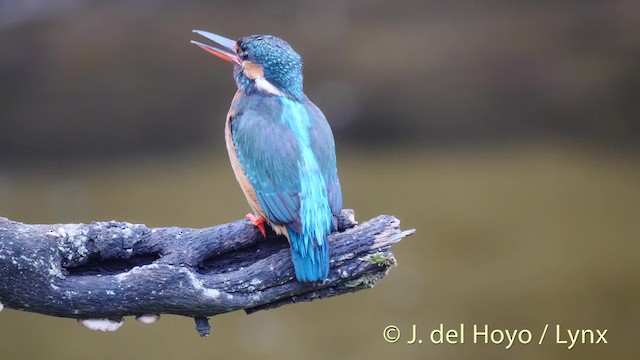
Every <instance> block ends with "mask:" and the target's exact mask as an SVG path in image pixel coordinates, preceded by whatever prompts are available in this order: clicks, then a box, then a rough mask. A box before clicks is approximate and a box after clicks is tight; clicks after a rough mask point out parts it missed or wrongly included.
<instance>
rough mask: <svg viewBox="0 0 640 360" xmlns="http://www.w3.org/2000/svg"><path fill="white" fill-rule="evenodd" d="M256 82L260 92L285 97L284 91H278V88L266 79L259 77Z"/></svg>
mask: <svg viewBox="0 0 640 360" xmlns="http://www.w3.org/2000/svg"><path fill="white" fill-rule="evenodd" d="M254 81H255V82H256V87H257V88H258V90H260V91H264V92H266V93H268V94H271V95H276V96H285V95H284V94H283V93H282V91H280V90H278V88H277V87H275V86H274V85H273V84H272V83H270V82H269V81H268V80H267V79H265V78H264V76H260V77H257V78H255V80H254Z"/></svg>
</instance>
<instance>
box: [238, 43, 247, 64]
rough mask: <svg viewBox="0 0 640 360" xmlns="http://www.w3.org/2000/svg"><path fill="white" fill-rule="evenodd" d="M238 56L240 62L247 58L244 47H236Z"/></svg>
mask: <svg viewBox="0 0 640 360" xmlns="http://www.w3.org/2000/svg"><path fill="white" fill-rule="evenodd" d="M238 56H239V57H240V60H242V61H245V60H247V59H248V58H249V54H247V48H246V47H244V46H239V47H238Z"/></svg>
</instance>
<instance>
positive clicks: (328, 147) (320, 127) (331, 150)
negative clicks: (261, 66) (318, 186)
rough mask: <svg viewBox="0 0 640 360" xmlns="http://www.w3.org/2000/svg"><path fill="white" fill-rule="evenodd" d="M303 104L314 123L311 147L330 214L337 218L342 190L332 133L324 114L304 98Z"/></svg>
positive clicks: (340, 205)
mask: <svg viewBox="0 0 640 360" xmlns="http://www.w3.org/2000/svg"><path fill="white" fill-rule="evenodd" d="M303 104H304V105H305V108H306V109H307V111H308V112H309V114H310V116H311V117H312V119H313V121H314V126H313V127H312V128H311V147H312V148H313V152H314V154H315V155H316V158H317V159H318V164H319V166H320V169H321V171H322V174H323V176H324V180H325V183H326V184H327V191H328V198H329V206H330V207H331V213H332V214H333V215H335V216H337V215H338V214H340V210H342V189H341V187H340V180H339V179H338V169H337V166H336V146H335V141H334V139H333V132H332V131H331V127H329V123H328V122H327V119H326V118H325V116H324V114H323V113H322V111H320V109H319V108H318V107H317V106H316V105H315V104H314V103H312V102H311V101H310V100H309V99H307V98H305V99H304V101H303Z"/></svg>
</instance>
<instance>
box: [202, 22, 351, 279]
mask: <svg viewBox="0 0 640 360" xmlns="http://www.w3.org/2000/svg"><path fill="white" fill-rule="evenodd" d="M193 32H195V33H196V34H199V35H202V36H204V37H205V38H207V39H209V40H211V41H213V42H215V43H216V44H217V45H218V47H216V46H211V45H206V44H203V43H200V42H197V41H191V42H192V43H193V44H195V45H197V46H199V47H200V48H202V49H203V50H205V51H207V52H209V53H211V54H213V55H216V56H217V57H219V58H221V59H223V60H225V61H228V62H230V63H231V64H233V77H234V79H235V82H236V85H237V87H238V90H237V92H236V94H235V96H234V97H233V100H232V102H231V107H230V109H229V112H228V113H227V117H226V122H225V141H226V146H227V151H228V153H229V159H230V161H231V167H232V169H233V172H234V174H235V177H236V180H237V181H238V183H239V184H240V187H241V188H242V192H243V193H244V196H245V197H246V199H247V202H248V203H249V206H250V207H251V209H252V211H253V214H251V213H249V214H247V219H249V220H250V221H251V222H252V223H253V224H254V225H255V226H257V227H258V228H259V229H260V231H261V232H262V235H263V236H266V231H265V227H264V224H265V222H266V223H267V224H268V225H269V226H270V227H271V228H272V229H273V230H274V231H275V233H276V234H279V235H284V236H285V237H286V238H287V239H288V241H289V244H290V246H291V258H292V259H293V265H294V269H295V275H296V278H297V280H298V281H300V282H316V281H320V280H325V279H326V278H327V276H328V274H329V243H328V241H327V237H328V235H329V234H330V233H331V231H332V230H334V229H335V228H336V223H337V222H336V216H337V215H338V214H339V213H340V210H341V209H342V190H341V188H340V181H339V179H338V171H337V167H336V152H335V141H334V138H333V133H332V131H331V127H330V126H329V123H328V122H327V119H326V118H325V116H324V114H323V113H322V111H321V110H320V109H319V108H318V107H317V106H316V105H315V104H314V103H312V102H311V100H309V98H308V97H307V96H306V95H305V94H304V91H303V86H302V83H303V75H302V58H301V57H300V55H298V53H297V52H296V51H295V50H293V48H292V47H291V45H289V44H288V43H287V42H286V41H284V40H282V39H280V38H278V37H276V36H272V35H251V36H247V37H243V38H240V39H239V40H237V41H234V40H231V39H228V38H225V37H223V36H220V35H217V34H213V33H210V32H206V31H201V30H193Z"/></svg>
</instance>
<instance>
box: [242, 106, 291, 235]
mask: <svg viewBox="0 0 640 360" xmlns="http://www.w3.org/2000/svg"><path fill="white" fill-rule="evenodd" d="M276 99H277V98H276V97H262V96H259V95H247V96H244V97H243V98H242V99H240V101H239V102H238V104H237V107H236V109H245V110H243V111H241V112H239V111H237V110H236V115H235V116H234V117H233V118H232V119H231V132H232V136H233V143H234V145H235V148H236V151H237V154H238V161H239V162H240V165H241V166H242V168H243V170H244V172H245V175H246V176H247V178H248V179H249V181H250V182H251V185H252V186H253V189H254V191H255V192H256V196H257V197H258V201H259V202H260V206H261V207H262V209H263V210H264V212H265V214H266V215H267V217H268V219H269V220H270V221H271V222H273V223H274V224H278V225H290V226H292V227H294V228H297V229H299V228H300V225H301V224H300V216H299V211H298V210H299V208H300V198H299V192H300V176H299V161H300V149H299V144H298V141H297V140H296V138H295V134H294V133H293V132H292V131H291V130H290V129H288V127H287V126H286V124H285V123H283V122H281V121H279V120H278V119H279V117H280V115H281V113H282V104H281V103H280V102H279V101H277V100H276Z"/></svg>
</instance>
